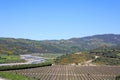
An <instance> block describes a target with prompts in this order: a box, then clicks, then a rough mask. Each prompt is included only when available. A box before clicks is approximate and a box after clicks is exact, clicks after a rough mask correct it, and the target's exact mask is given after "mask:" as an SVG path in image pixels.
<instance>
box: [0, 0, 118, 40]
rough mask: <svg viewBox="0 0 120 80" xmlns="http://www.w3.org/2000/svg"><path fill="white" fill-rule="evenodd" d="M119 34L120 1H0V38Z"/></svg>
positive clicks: (52, 37)
mask: <svg viewBox="0 0 120 80" xmlns="http://www.w3.org/2000/svg"><path fill="white" fill-rule="evenodd" d="M96 34H120V0H0V37H12V38H25V39H32V40H53V39H57V40H59V39H69V38H73V37H85V36H91V35H96Z"/></svg>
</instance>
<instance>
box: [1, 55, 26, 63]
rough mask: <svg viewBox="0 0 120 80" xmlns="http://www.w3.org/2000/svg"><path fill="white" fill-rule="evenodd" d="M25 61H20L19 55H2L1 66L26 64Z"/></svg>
mask: <svg viewBox="0 0 120 80" xmlns="http://www.w3.org/2000/svg"><path fill="white" fill-rule="evenodd" d="M24 61H25V60H22V59H20V56H19V55H3V54H0V64H3V63H17V62H24Z"/></svg>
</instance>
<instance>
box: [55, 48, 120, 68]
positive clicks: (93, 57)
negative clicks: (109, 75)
mask: <svg viewBox="0 0 120 80" xmlns="http://www.w3.org/2000/svg"><path fill="white" fill-rule="evenodd" d="M55 64H60V65H61V64H62V65H64V64H69V65H73V64H74V65H92V66H93V65H118V66H120V47H114V48H112V47H111V48H110V47H104V48H103V47H102V48H98V49H94V50H90V51H85V52H77V53H72V54H66V55H63V56H60V57H57V58H56V59H55Z"/></svg>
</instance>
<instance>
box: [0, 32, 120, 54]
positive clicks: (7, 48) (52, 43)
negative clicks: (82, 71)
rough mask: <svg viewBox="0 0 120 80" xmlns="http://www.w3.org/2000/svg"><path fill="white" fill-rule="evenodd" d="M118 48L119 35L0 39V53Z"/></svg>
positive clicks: (119, 42)
mask: <svg viewBox="0 0 120 80" xmlns="http://www.w3.org/2000/svg"><path fill="white" fill-rule="evenodd" d="M112 46H120V35H119V34H103V35H94V36H88V37H82V38H71V39H68V40H64V39H62V40H42V41H36V40H29V39H15V38H0V53H4V54H26V53H72V52H79V51H86V50H92V49H96V48H99V47H112Z"/></svg>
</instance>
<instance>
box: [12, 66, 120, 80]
mask: <svg viewBox="0 0 120 80" xmlns="http://www.w3.org/2000/svg"><path fill="white" fill-rule="evenodd" d="M11 72H13V73H16V74H22V75H24V76H27V77H31V78H35V79H37V80H115V77H116V76H117V75H118V74H120V67H118V66H71V65H55V66H47V67H39V68H32V69H23V70H13V71H11Z"/></svg>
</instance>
